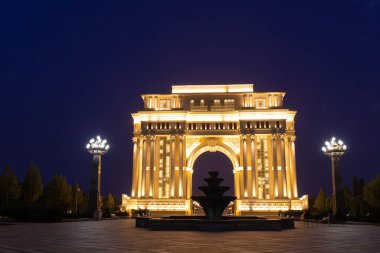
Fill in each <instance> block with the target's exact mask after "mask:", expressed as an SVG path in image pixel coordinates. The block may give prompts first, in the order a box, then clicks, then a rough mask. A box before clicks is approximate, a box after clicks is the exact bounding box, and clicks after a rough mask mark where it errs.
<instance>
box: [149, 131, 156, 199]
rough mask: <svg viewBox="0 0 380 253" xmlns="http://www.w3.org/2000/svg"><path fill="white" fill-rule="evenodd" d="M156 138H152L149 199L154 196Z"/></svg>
mask: <svg viewBox="0 0 380 253" xmlns="http://www.w3.org/2000/svg"><path fill="white" fill-rule="evenodd" d="M155 150H156V136H153V135H152V136H151V137H150V166H149V197H153V196H154V166H155V159H154V158H155Z"/></svg>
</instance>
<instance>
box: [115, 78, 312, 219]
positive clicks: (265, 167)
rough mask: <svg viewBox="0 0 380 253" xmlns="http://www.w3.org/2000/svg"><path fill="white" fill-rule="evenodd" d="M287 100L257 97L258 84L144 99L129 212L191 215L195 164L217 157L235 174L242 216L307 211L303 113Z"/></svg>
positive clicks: (177, 89) (175, 89)
mask: <svg viewBox="0 0 380 253" xmlns="http://www.w3.org/2000/svg"><path fill="white" fill-rule="evenodd" d="M284 96H285V93H284V92H254V90H253V84H237V85H234V84H231V85H176V86H172V93H171V94H146V95H142V98H143V100H144V110H143V111H139V112H137V113H134V114H132V116H133V120H134V132H133V135H134V137H133V175H132V190H131V195H130V196H127V195H123V199H122V208H123V209H125V210H131V209H138V208H142V209H144V208H148V209H149V210H150V211H151V212H164V211H168V212H182V213H186V214H191V205H192V202H191V199H190V197H191V195H192V173H193V165H194V162H195V160H196V159H197V158H198V157H199V156H200V155H201V154H202V153H204V152H216V151H218V152H222V153H224V154H225V155H226V156H227V157H228V158H229V159H230V160H231V162H232V164H233V167H234V169H233V171H231V173H233V175H234V191H235V195H236V197H237V200H236V203H235V212H236V214H244V213H250V212H259V211H264V212H268V211H279V210H283V211H285V210H289V209H292V210H301V209H303V208H306V207H307V198H306V197H302V198H299V197H298V191H297V176H296V160H295V159H296V158H295V129H294V117H295V114H296V112H295V111H291V110H289V109H286V108H284V107H283V98H284ZM204 169H207V170H210V169H213V168H204Z"/></svg>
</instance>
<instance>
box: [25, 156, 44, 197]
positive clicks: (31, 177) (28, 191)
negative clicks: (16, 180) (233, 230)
mask: <svg viewBox="0 0 380 253" xmlns="http://www.w3.org/2000/svg"><path fill="white" fill-rule="evenodd" d="M42 190H43V184H42V178H41V175H40V169H39V168H38V167H37V165H35V164H34V163H31V164H30V165H29V168H28V172H27V174H26V176H25V178H24V182H23V185H22V198H23V200H24V201H25V202H27V203H33V202H35V201H36V200H38V198H39V197H40V195H41V194H42Z"/></svg>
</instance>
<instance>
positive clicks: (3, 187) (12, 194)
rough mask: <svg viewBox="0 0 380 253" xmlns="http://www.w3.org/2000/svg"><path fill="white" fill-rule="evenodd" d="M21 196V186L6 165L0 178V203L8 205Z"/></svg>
mask: <svg viewBox="0 0 380 253" xmlns="http://www.w3.org/2000/svg"><path fill="white" fill-rule="evenodd" d="M20 195H21V184H20V182H19V181H18V179H17V177H16V175H15V174H14V173H13V171H12V169H11V167H10V166H9V165H8V166H7V167H6V168H5V170H4V172H3V174H2V175H1V176H0V203H3V204H5V205H6V204H8V203H9V202H11V201H15V200H17V199H18V198H19V197H20Z"/></svg>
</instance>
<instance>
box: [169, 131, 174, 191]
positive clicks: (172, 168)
mask: <svg viewBox="0 0 380 253" xmlns="http://www.w3.org/2000/svg"><path fill="white" fill-rule="evenodd" d="M169 185H170V197H171V198H174V194H175V135H171V136H170V181H169Z"/></svg>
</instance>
